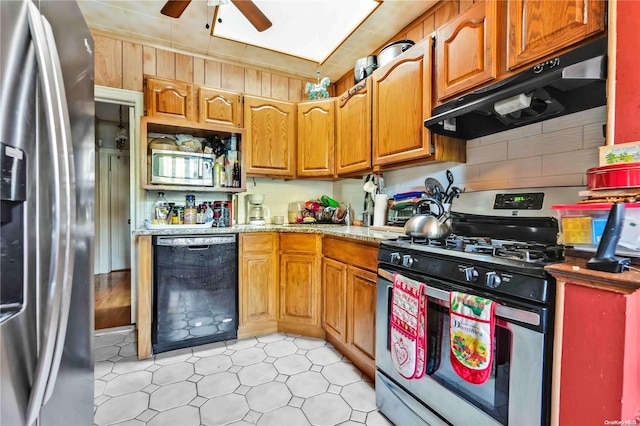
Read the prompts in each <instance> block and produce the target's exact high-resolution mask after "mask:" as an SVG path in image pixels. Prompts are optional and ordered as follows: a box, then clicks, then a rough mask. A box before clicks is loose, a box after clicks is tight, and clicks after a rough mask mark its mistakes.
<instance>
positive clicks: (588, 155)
mask: <svg viewBox="0 0 640 426" xmlns="http://www.w3.org/2000/svg"><path fill="white" fill-rule="evenodd" d="M605 122H606V107H598V108H594V109H590V110H587V111H582V112H579V113H576V114H571V115H566V116H563V117H559V118H555V119H551V120H547V121H544V122H541V123H536V124H532V125H529V126H523V127H520V128H517V129H513V130H508V131H506V132H501V133H496V134H493V135H489V136H485V137H482V138H478V139H472V140H469V141H467V162H466V163H465V164H459V163H447V162H444V163H437V164H429V165H422V166H415V167H410V168H407V169H401V170H394V171H390V172H385V173H384V177H385V182H386V185H387V192H388V193H389V194H396V193H399V192H405V191H412V190H422V189H424V180H425V178H427V177H434V178H436V179H438V180H439V181H440V182H442V184H443V185H446V183H447V178H446V175H445V171H446V170H447V169H449V170H451V171H452V172H453V175H454V179H455V185H456V186H459V187H461V188H465V190H466V191H479V190H485V189H506V188H525V187H536V186H543V187H544V186H582V185H586V174H585V173H586V170H587V169H589V168H591V167H596V166H598V147H599V146H602V145H604V144H605V138H604V135H603V130H602V129H603V125H604V124H605ZM246 186H247V192H246V193H241V194H238V195H237V196H236V197H235V198H236V199H237V203H236V205H237V212H236V219H237V223H240V224H243V223H246V220H247V218H246V212H247V204H246V197H247V194H254V193H260V194H264V195H265V201H264V205H266V206H268V207H269V209H270V211H271V216H276V215H278V216H284V217H285V222H286V220H287V210H288V205H289V203H290V202H296V201H306V200H310V199H318V198H320V197H321V196H322V195H325V194H326V195H328V196H330V197H332V198H334V199H336V200H338V201H342V202H344V203H346V204H351V207H352V212H353V217H354V218H359V217H360V215H361V213H362V211H363V207H364V206H363V203H364V192H363V189H362V187H363V180H362V179H340V180H336V181H316V180H283V179H269V178H255V179H253V178H248V181H247V185H246ZM185 194H186V193H181V192H173V193H167V198H169V201H175V202H179V203H184V199H185ZM156 196H157V193H155V192H149V193H148V194H147V202H148V204H149V211H150V210H151V205H152V204H153V202H154V201H155V198H156ZM196 198H197V200H212V201H215V200H227V195H226V194H213V193H211V194H210V193H207V194H200V193H196Z"/></svg>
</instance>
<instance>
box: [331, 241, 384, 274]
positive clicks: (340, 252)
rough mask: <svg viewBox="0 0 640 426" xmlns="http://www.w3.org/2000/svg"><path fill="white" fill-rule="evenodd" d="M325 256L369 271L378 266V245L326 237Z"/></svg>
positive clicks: (374, 269)
mask: <svg viewBox="0 0 640 426" xmlns="http://www.w3.org/2000/svg"><path fill="white" fill-rule="evenodd" d="M323 254H324V256H325V257H329V258H331V259H335V260H338V261H340V262H343V263H347V264H349V265H353V266H357V267H358V268H362V269H366V270H368V271H376V270H377V268H378V246H377V245H375V246H371V245H366V244H359V243H351V242H348V241H343V240H339V239H335V238H325V239H324V243H323Z"/></svg>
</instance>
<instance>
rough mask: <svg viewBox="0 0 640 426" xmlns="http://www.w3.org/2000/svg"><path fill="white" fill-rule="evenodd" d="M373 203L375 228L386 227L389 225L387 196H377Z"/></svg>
mask: <svg viewBox="0 0 640 426" xmlns="http://www.w3.org/2000/svg"><path fill="white" fill-rule="evenodd" d="M373 201H374V203H375V205H374V209H373V226H384V224H385V223H387V194H376V195H375V197H374V200H373Z"/></svg>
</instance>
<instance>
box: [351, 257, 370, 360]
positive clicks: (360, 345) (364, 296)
mask: <svg viewBox="0 0 640 426" xmlns="http://www.w3.org/2000/svg"><path fill="white" fill-rule="evenodd" d="M377 280H378V277H377V275H376V274H375V273H373V272H369V271H365V270H364V269H360V268H354V267H352V266H349V267H348V269H347V286H348V287H347V336H348V343H350V344H351V346H352V348H353V349H355V350H357V351H359V352H361V353H362V354H364V355H366V356H368V357H369V358H371V359H374V358H375V353H376V349H375V348H376V337H375V326H376V288H377Z"/></svg>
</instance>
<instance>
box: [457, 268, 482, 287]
mask: <svg viewBox="0 0 640 426" xmlns="http://www.w3.org/2000/svg"><path fill="white" fill-rule="evenodd" d="M459 268H460V272H462V273H463V274H464V280H465V281H466V282H468V283H475V282H476V281H478V277H479V276H480V275H479V274H478V271H476V268H474V267H472V266H460V267H459Z"/></svg>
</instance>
